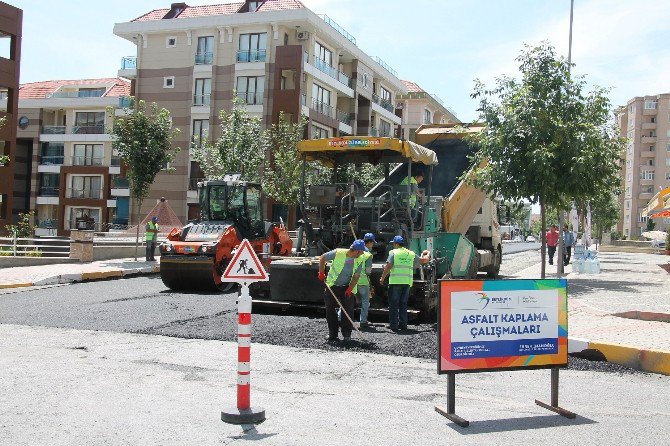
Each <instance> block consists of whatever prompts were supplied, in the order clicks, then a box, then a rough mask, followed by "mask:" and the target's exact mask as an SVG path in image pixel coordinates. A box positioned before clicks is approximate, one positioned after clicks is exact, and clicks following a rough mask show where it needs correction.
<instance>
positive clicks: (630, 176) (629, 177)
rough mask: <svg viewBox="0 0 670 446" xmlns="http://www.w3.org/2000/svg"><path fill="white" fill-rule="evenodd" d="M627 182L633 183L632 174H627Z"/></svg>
mask: <svg viewBox="0 0 670 446" xmlns="http://www.w3.org/2000/svg"><path fill="white" fill-rule="evenodd" d="M628 181H629V182H630V181H633V174H632V173H629V174H628Z"/></svg>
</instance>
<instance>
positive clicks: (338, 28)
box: [318, 14, 356, 45]
mask: <svg viewBox="0 0 670 446" xmlns="http://www.w3.org/2000/svg"><path fill="white" fill-rule="evenodd" d="M318 16H319V17H320V18H321V20H323V21H324V22H326V23H327V24H328V25H330V26H331V27H332V28H333V29H335V31H337V32H338V33H340V34H342V36H344V38H345V39H347V40H348V41H349V42H351V43H353V44H354V45H356V38H355V37H354V36H352V35H351V34H349V33H348V32H347V30H345V29H344V28H342V27H341V26H340V25H338V24H337V22H335V21H334V20H333V19H331V18H330V17H328V16H327V15H326V14H318Z"/></svg>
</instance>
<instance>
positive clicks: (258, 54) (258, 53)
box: [237, 50, 266, 63]
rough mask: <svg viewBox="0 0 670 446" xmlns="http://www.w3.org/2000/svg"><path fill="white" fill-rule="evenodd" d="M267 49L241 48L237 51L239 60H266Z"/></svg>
mask: <svg viewBox="0 0 670 446" xmlns="http://www.w3.org/2000/svg"><path fill="white" fill-rule="evenodd" d="M265 58H266V50H240V51H238V52H237V62H241V63H244V62H265Z"/></svg>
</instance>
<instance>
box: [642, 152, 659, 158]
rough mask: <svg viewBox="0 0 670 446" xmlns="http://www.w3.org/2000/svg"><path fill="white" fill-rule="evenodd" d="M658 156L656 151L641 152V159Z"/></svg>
mask: <svg viewBox="0 0 670 446" xmlns="http://www.w3.org/2000/svg"><path fill="white" fill-rule="evenodd" d="M655 156H656V151H655V150H640V157H641V158H654V157H655Z"/></svg>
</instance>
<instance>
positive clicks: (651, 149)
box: [649, 144, 656, 152]
mask: <svg viewBox="0 0 670 446" xmlns="http://www.w3.org/2000/svg"><path fill="white" fill-rule="evenodd" d="M655 150H656V146H655V145H653V144H652V145H650V146H649V151H650V152H654V151H655Z"/></svg>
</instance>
